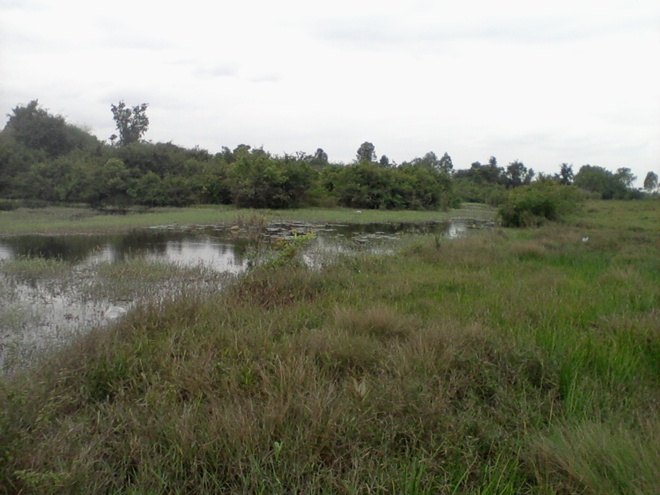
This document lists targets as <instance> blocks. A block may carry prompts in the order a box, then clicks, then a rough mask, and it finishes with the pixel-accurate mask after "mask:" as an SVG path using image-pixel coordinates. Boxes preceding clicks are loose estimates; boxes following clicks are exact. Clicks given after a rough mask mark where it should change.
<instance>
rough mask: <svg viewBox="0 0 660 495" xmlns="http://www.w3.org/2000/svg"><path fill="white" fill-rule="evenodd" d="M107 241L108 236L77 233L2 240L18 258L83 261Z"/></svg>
mask: <svg viewBox="0 0 660 495" xmlns="http://www.w3.org/2000/svg"><path fill="white" fill-rule="evenodd" d="M107 242H108V240H107V238H101V237H99V236H77V235H76V236H74V235H67V236H47V235H26V236H17V237H10V238H6V239H3V240H2V244H3V245H4V246H5V247H6V248H8V250H9V251H10V252H11V253H12V254H13V255H14V257H16V258H21V257H26V258H44V259H60V260H64V261H82V260H84V259H86V258H87V257H89V256H90V254H91V253H93V252H94V251H96V250H98V249H100V248H101V247H102V246H103V245H105V244H107Z"/></svg>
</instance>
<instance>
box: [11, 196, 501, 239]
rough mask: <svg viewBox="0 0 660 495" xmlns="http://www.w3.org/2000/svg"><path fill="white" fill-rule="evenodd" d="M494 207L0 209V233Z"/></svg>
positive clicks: (401, 215) (433, 217)
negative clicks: (115, 211)
mask: <svg viewBox="0 0 660 495" xmlns="http://www.w3.org/2000/svg"><path fill="white" fill-rule="evenodd" d="M493 217H494V210H493V209H491V208H487V207H482V206H480V205H472V204H467V205H465V206H463V207H462V208H460V209H457V210H450V211H448V212H439V211H375V210H364V211H357V210H351V209H347V208H333V209H327V208H306V209H301V210H246V209H237V208H235V207H229V206H200V207H190V208H153V209H149V210H145V211H137V210H136V211H129V212H127V213H126V214H122V215H120V214H115V215H110V214H103V213H99V212H97V211H95V210H92V209H89V208H54V207H53V208H43V209H25V208H19V209H17V210H12V211H0V225H1V227H0V235H18V234H32V233H59V234H61V233H84V232H96V233H98V232H126V231H129V230H132V229H136V228H142V227H150V226H158V225H178V226H195V225H223V224H225V225H234V224H243V223H245V222H246V221H248V222H250V223H254V221H255V220H256V221H257V222H262V221H263V220H266V221H281V220H289V221H306V222H311V223H322V222H335V223H379V222H430V221H446V220H450V219H452V218H476V219H492V218H493Z"/></svg>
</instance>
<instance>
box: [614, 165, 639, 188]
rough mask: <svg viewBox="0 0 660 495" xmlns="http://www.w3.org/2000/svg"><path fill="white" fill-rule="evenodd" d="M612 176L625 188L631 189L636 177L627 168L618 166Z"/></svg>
mask: <svg viewBox="0 0 660 495" xmlns="http://www.w3.org/2000/svg"><path fill="white" fill-rule="evenodd" d="M614 176H615V177H616V178H617V179H618V180H619V181H620V182H621V183H622V184H623V185H624V186H625V187H626V189H631V188H632V186H633V183H634V182H635V180H637V177H636V176H635V175H633V173H632V170H630V169H629V168H624V167H622V168H619V169H617V171H616V174H614Z"/></svg>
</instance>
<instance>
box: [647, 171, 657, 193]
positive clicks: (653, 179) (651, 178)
mask: <svg viewBox="0 0 660 495" xmlns="http://www.w3.org/2000/svg"><path fill="white" fill-rule="evenodd" d="M657 188H658V174H656V173H655V172H649V173H648V174H646V178H645V179H644V189H646V191H647V192H649V193H652V192H653V191H655V190H656V189H657Z"/></svg>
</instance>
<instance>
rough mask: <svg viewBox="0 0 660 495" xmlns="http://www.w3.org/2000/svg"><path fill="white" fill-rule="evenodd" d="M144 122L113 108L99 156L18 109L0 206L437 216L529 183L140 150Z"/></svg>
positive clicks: (596, 175) (594, 176)
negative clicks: (8, 202)
mask: <svg viewBox="0 0 660 495" xmlns="http://www.w3.org/2000/svg"><path fill="white" fill-rule="evenodd" d="M146 110H147V104H141V105H137V106H134V107H128V106H127V105H125V104H124V102H119V104H118V105H112V106H111V111H112V114H113V118H114V120H115V123H116V126H117V131H118V133H119V136H116V135H113V136H111V139H110V141H111V143H110V144H107V143H104V142H101V141H99V140H98V139H97V138H96V137H94V136H93V135H91V134H90V133H88V132H87V131H85V130H84V129H81V128H79V127H76V126H74V125H71V124H69V123H67V122H66V120H65V119H64V118H63V117H62V116H58V115H52V114H50V113H49V112H48V111H47V110H45V109H43V108H41V107H40V106H39V104H38V102H37V101H36V100H35V101H32V102H30V103H28V104H27V105H25V106H21V105H19V106H17V107H16V108H14V109H13V111H12V113H11V114H10V115H9V120H8V122H7V125H6V127H5V128H4V130H3V131H2V132H0V198H4V199H21V200H41V201H46V202H65V203H80V202H82V203H88V204H90V205H92V206H95V207H121V208H123V207H125V206H128V205H133V204H134V205H145V206H185V205H190V204H196V203H208V204H235V205H237V206H240V207H253V208H294V207H301V206H346V207H351V208H360V209H378V208H380V209H439V208H448V207H452V206H456V205H457V204H458V203H459V202H460V201H461V200H462V201H477V202H487V203H491V204H500V203H501V202H502V201H504V199H505V198H506V195H507V191H508V190H510V189H513V188H518V187H521V186H525V185H529V184H530V183H531V182H532V181H533V180H534V179H535V178H537V179H538V178H539V177H536V176H535V173H534V171H533V170H531V169H527V168H526V167H525V166H524V165H523V163H522V162H519V161H517V160H516V161H514V162H512V163H510V164H509V165H508V166H506V167H500V166H499V165H498V164H497V160H496V159H495V158H494V157H491V158H490V160H489V162H488V164H487V165H482V164H481V163H479V162H475V163H473V164H472V166H471V167H470V168H469V169H467V170H454V166H453V163H452V160H451V157H450V156H449V155H448V154H447V153H445V154H444V155H443V156H442V157H440V158H438V156H437V155H436V154H435V153H433V152H428V153H426V154H425V155H424V156H422V157H421V158H414V159H412V160H410V161H408V162H403V163H401V164H394V163H391V162H390V160H389V158H387V156H385V155H383V156H381V157H380V159H378V157H377V155H376V152H375V147H374V145H373V144H372V143H370V142H364V143H362V145H360V147H359V148H358V150H357V153H356V159H355V161H354V162H353V163H351V164H348V165H344V164H336V163H331V162H330V161H329V159H328V155H327V154H326V153H325V152H324V151H323V150H322V149H320V148H319V149H317V150H316V152H314V153H312V154H307V153H304V152H298V153H296V154H294V155H288V154H285V155H284V156H277V155H272V154H271V153H268V152H267V151H264V150H263V149H261V148H252V147H250V146H247V145H240V146H238V147H236V148H235V149H233V150H230V149H229V148H226V147H225V148H222V150H221V152H219V153H217V154H214V155H213V154H210V153H209V152H208V151H206V150H203V149H199V148H193V149H186V148H182V147H180V146H176V145H174V144H172V143H151V142H146V141H144V140H142V138H143V136H144V133H145V132H146V131H147V129H148V126H149V119H148V118H147V116H146ZM540 178H541V179H551V180H554V181H556V182H557V183H559V184H564V185H570V184H571V183H574V184H575V185H577V186H579V187H582V188H584V189H586V190H589V191H592V192H594V193H596V194H599V195H600V196H601V197H603V198H604V199H609V198H623V197H630V196H631V195H632V194H633V191H632V188H631V185H632V181H634V179H635V178H634V177H633V176H632V174H631V173H630V170H629V169H619V170H618V171H617V172H616V173H614V174H612V173H610V172H608V171H606V170H604V169H602V168H600V167H593V166H590V165H586V166H584V167H582V168H581V169H580V171H579V172H578V173H577V174H575V176H573V172H572V167H571V166H569V165H567V164H562V166H561V170H560V173H559V174H557V175H556V176H554V177H551V178H548V177H544V176H542V175H541V177H540ZM654 179H655V180H654ZM647 185H648V187H649V188H651V189H653V190H655V188H657V176H653V175H650V176H648V177H647V180H646V181H645V186H647ZM649 192H652V191H651V190H650V189H649Z"/></svg>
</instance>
